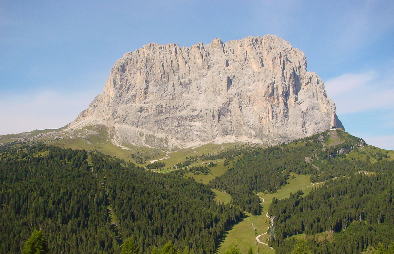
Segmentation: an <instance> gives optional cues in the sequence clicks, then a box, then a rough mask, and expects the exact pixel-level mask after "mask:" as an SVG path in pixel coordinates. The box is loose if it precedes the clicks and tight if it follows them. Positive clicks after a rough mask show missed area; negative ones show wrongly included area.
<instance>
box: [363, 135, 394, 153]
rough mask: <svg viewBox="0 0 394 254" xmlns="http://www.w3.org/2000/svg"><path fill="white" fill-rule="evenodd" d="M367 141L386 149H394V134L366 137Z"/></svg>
mask: <svg viewBox="0 0 394 254" xmlns="http://www.w3.org/2000/svg"><path fill="white" fill-rule="evenodd" d="M365 141H366V142H367V143H368V144H370V145H373V146H377V147H380V148H384V149H391V150H393V149H394V135H388V136H372V137H366V138H365Z"/></svg>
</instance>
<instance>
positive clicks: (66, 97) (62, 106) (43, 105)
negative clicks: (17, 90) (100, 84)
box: [0, 91, 95, 135]
mask: <svg viewBox="0 0 394 254" xmlns="http://www.w3.org/2000/svg"><path fill="white" fill-rule="evenodd" d="M94 96H95V94H94V93H93V92H91V91H84V92H82V93H60V92H56V91H41V92H38V93H34V94H23V95H16V94H13V95H7V96H5V95H3V96H1V97H0V122H1V125H0V135H2V134H11V133H20V132H25V131H32V130H35V129H52V128H60V127H63V126H64V125H66V124H67V123H69V122H70V121H72V120H73V119H74V118H75V117H76V116H77V115H78V113H79V112H80V111H82V110H83V109H84V108H86V107H87V105H88V104H89V103H90V101H91V100H92V99H93V98H94Z"/></svg>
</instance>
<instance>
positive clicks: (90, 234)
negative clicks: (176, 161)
mask: <svg viewBox="0 0 394 254" xmlns="http://www.w3.org/2000/svg"><path fill="white" fill-rule="evenodd" d="M0 181H1V184H0V186H1V187H0V213H1V218H0V225H1V228H2V230H1V234H0V239H1V240H0V242H1V243H2V244H1V250H0V252H1V253H19V252H20V248H21V244H22V242H23V240H24V239H27V238H28V236H29V234H30V233H31V232H32V231H33V230H35V229H41V230H43V231H44V232H46V234H47V236H48V247H49V249H50V251H51V252H53V253H100V252H105V253H118V251H119V246H120V244H121V243H122V240H123V239H126V238H128V237H133V238H135V239H136V243H137V245H138V247H139V249H140V251H141V253H146V252H148V251H149V250H151V249H152V248H153V247H155V246H161V245H163V244H165V243H166V242H167V241H169V240H171V241H172V242H173V243H174V245H175V247H176V248H177V249H183V248H185V247H186V248H191V249H193V250H195V251H196V252H197V253H212V252H214V250H215V249H216V248H217V245H218V243H219V241H220V239H221V237H222V236H223V233H224V231H225V230H226V229H227V228H228V227H230V226H231V225H232V224H234V223H236V222H237V221H238V220H239V219H240V218H241V216H242V214H241V212H240V210H239V209H237V208H234V207H232V206H229V205H219V204H217V202H215V200H214V199H215V195H214V193H213V192H212V191H211V190H210V189H209V188H208V187H206V186H204V185H202V184H198V183H196V182H195V181H193V180H191V179H184V178H179V177H177V176H173V175H163V174H158V173H153V172H147V171H145V170H144V169H142V168H138V167H136V166H134V165H133V164H130V163H125V162H124V161H121V160H119V159H115V158H113V157H110V156H106V155H103V154H101V153H97V152H87V151H81V150H76V151H75V150H70V149H61V148H57V147H51V146H46V145H32V146H29V145H12V146H2V147H1V148H0ZM115 218H116V219H115Z"/></svg>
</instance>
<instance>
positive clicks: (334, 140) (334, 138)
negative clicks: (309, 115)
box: [327, 130, 345, 146]
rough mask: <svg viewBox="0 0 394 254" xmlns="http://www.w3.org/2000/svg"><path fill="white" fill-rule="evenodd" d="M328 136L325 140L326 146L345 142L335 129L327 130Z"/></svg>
mask: <svg viewBox="0 0 394 254" xmlns="http://www.w3.org/2000/svg"><path fill="white" fill-rule="evenodd" d="M328 133H329V137H328V140H327V146H337V145H340V144H342V143H343V142H345V140H344V139H343V138H342V137H341V135H340V134H339V133H338V131H337V130H332V131H329V132H328Z"/></svg>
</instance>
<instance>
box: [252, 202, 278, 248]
mask: <svg viewBox="0 0 394 254" xmlns="http://www.w3.org/2000/svg"><path fill="white" fill-rule="evenodd" d="M261 201H262V202H263V203H264V202H265V200H264V198H261ZM265 217H267V218H268V220H269V221H270V226H271V227H272V226H273V224H274V218H271V217H270V216H269V215H268V212H267V213H266V214H265ZM270 226H269V227H270ZM269 227H268V228H267V231H266V232H264V233H262V234H260V235H258V236H256V241H257V243H259V244H262V245H265V246H267V247H268V248H270V249H272V250H273V249H274V248H272V247H270V246H269V245H268V243H265V242H263V241H262V240H260V237H262V236H264V235H266V234H268V229H269Z"/></svg>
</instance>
